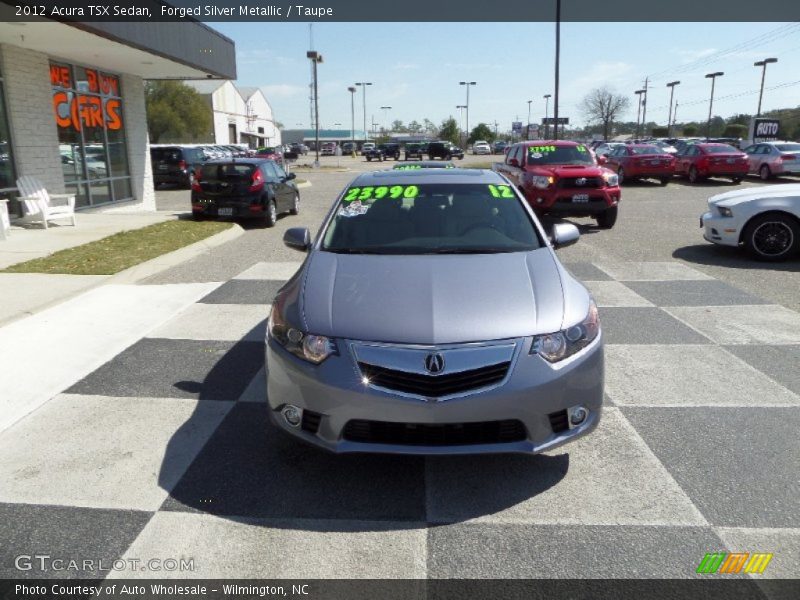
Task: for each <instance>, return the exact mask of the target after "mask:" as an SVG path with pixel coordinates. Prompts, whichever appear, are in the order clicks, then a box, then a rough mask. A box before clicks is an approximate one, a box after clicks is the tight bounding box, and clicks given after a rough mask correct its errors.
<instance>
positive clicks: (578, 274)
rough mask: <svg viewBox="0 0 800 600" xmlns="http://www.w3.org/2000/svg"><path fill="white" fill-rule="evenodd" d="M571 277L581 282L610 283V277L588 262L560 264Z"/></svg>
mask: <svg viewBox="0 0 800 600" xmlns="http://www.w3.org/2000/svg"><path fill="white" fill-rule="evenodd" d="M561 264H563V265H564V267H566V269H567V271H569V272H570V273H572V276H573V277H575V278H577V279H580V280H581V281H610V280H611V279H612V278H611V276H610V275H609V274H608V273H606V272H605V271H601V270H600V269H598V268H597V267H596V266H594V265H593V264H592V263H590V262H565V263H561Z"/></svg>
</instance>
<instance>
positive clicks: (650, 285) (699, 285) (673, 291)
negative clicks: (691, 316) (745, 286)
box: [625, 280, 768, 306]
mask: <svg viewBox="0 0 800 600" xmlns="http://www.w3.org/2000/svg"><path fill="white" fill-rule="evenodd" d="M625 285H626V286H628V287H629V288H631V289H632V290H633V291H634V292H636V293H637V294H639V295H640V296H642V297H643V298H646V299H647V300H649V301H650V302H652V303H653V304H655V305H656V306H731V305H734V304H768V302H767V301H766V300H763V299H762V298H759V297H758V296H754V295H753V294H749V293H747V292H745V291H743V290H740V289H739V288H735V287H733V286H732V285H728V284H727V283H724V282H722V281H717V280H713V281H707V280H690V281H626V282H625Z"/></svg>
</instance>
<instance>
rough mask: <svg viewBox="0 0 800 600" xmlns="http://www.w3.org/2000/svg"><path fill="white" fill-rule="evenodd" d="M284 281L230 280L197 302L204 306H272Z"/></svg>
mask: <svg viewBox="0 0 800 600" xmlns="http://www.w3.org/2000/svg"><path fill="white" fill-rule="evenodd" d="M285 284H286V282H285V281H269V280H265V279H231V280H230V281H228V282H227V283H223V284H222V285H221V286H219V287H218V288H217V289H215V290H214V291H213V292H211V293H210V294H208V295H207V296H204V297H203V298H201V299H200V300H199V302H202V303H204V304H272V301H273V300H274V299H275V296H276V295H277V293H278V290H280V289H281V288H282V287H283V286H284V285H285Z"/></svg>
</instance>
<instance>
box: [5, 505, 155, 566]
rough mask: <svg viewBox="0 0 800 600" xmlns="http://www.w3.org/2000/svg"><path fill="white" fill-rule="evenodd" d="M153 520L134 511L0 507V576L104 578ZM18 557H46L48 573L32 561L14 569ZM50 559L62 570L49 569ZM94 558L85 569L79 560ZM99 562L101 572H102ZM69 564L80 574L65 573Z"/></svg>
mask: <svg viewBox="0 0 800 600" xmlns="http://www.w3.org/2000/svg"><path fill="white" fill-rule="evenodd" d="M152 516H153V513H150V512H141V511H135V510H110V509H99V508H78V507H72V506H38V505H32V504H0V539H2V540H3V543H2V544H0V577H1V578H4V579H5V578H8V579H11V578H14V579H18V578H26V579H28V578H30V579H76V578H81V579H90V578H103V577H106V576H107V575H108V574H109V572H110V569H111V566H112V563H113V562H114V560H116V559H118V558H120V557H121V556H122V555H123V554H124V553H125V551H126V550H127V549H128V546H130V545H131V543H132V542H133V540H135V539H136V536H138V535H139V533H140V532H141V531H142V529H144V526H145V525H147V522H148V521H149V520H150V518H151V517H152ZM19 555H49V556H50V559H45V560H47V561H48V562H47V564H45V565H44V566H45V568H46V569H47V570H42V569H41V567H42V565H41V563H40V562H39V561H38V560H34V559H32V560H31V567H32V568H31V569H30V570H24V571H20V570H17V568H16V567H15V564H14V563H15V558H16V557H17V556H19ZM51 559H52V560H55V559H61V560H63V563H62V564H61V565H60V570H53V569H52V566H53V565H52V563H50V562H49V560H51ZM92 559H93V560H94V564H92V565H88V564H87V565H86V566H87V567H89V568H87V570H85V571H84V570H82V569H83V566H84V564H83V561H84V560H92ZM100 559H102V561H103V565H102V567H103V569H104V570H100V567H101V565H100V564H99V561H100ZM70 560H76V561H77V564H78V565H79V567H80V570H74V569H67V568H66V567H67V566H68V564H69V561H70ZM23 566H25V565H24V564H23ZM55 566H56V567H59V565H58V564H56V565H55Z"/></svg>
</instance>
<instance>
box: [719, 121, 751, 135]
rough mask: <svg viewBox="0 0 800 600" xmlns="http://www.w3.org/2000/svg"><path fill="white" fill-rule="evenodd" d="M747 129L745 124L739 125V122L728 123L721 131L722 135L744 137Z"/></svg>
mask: <svg viewBox="0 0 800 600" xmlns="http://www.w3.org/2000/svg"><path fill="white" fill-rule="evenodd" d="M747 130H748V127H747V125H740V124H739V123H733V124H731V123H728V124H727V125H726V126H725V129H724V130H723V132H722V137H730V138H746V137H747Z"/></svg>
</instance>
